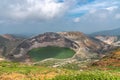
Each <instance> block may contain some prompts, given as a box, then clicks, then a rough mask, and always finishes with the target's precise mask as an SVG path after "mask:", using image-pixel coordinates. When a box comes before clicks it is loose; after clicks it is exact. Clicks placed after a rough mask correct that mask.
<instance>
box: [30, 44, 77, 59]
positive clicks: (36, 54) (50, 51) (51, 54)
mask: <svg viewBox="0 0 120 80" xmlns="http://www.w3.org/2000/svg"><path fill="white" fill-rule="evenodd" d="M74 54H75V51H73V50H71V49H70V48H63V47H51V46H49V47H42V48H36V49H32V50H31V51H29V55H30V57H31V58H32V59H33V60H34V61H40V60H44V59H47V58H56V59H66V58H71V57H72V56H73V55H74Z"/></svg>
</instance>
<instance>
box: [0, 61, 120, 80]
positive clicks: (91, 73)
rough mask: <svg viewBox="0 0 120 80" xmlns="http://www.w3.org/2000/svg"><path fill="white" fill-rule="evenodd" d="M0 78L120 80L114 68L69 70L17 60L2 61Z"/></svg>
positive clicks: (20, 79) (11, 79) (18, 79)
mask: <svg viewBox="0 0 120 80" xmlns="http://www.w3.org/2000/svg"><path fill="white" fill-rule="evenodd" d="M0 80H120V73H119V72H117V71H114V68H113V70H110V71H109V70H106V71H101V70H97V69H94V70H87V69H86V70H67V69H63V68H48V67H42V66H38V65H32V64H29V65H28V64H23V63H16V62H5V61H4V62H0Z"/></svg>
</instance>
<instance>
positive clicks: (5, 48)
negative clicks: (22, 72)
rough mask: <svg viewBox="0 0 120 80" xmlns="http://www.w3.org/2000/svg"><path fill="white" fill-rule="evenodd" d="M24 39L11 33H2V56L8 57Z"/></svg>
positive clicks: (0, 36) (0, 40)
mask: <svg viewBox="0 0 120 80" xmlns="http://www.w3.org/2000/svg"><path fill="white" fill-rule="evenodd" d="M22 40H23V39H20V38H19V39H18V38H15V37H13V36H12V35H10V34H4V35H0V56H1V57H6V56H7V55H8V54H9V53H10V51H11V50H13V49H14V48H15V47H16V46H17V45H18V44H19V43H20V42H21V41H22Z"/></svg>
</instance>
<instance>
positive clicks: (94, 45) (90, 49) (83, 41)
mask: <svg viewBox="0 0 120 80" xmlns="http://www.w3.org/2000/svg"><path fill="white" fill-rule="evenodd" d="M59 34H60V35H62V36H64V37H66V38H68V39H70V40H72V41H75V42H76V43H77V44H78V45H79V46H80V47H79V49H78V51H77V52H76V55H75V56H74V58H79V59H86V58H94V57H97V56H99V55H98V54H100V55H101V54H102V53H104V51H107V50H108V49H109V48H110V46H109V45H107V44H106V43H104V42H102V41H100V40H98V39H95V38H93V37H88V36H87V35H85V34H83V33H81V32H59Z"/></svg>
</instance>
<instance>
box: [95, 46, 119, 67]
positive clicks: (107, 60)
mask: <svg viewBox="0 0 120 80" xmlns="http://www.w3.org/2000/svg"><path fill="white" fill-rule="evenodd" d="M93 65H94V66H101V67H107V66H114V67H120V48H119V49H116V50H114V51H112V52H110V54H108V55H107V56H105V57H103V58H102V59H101V60H99V61H97V62H95V63H93Z"/></svg>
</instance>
